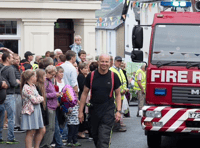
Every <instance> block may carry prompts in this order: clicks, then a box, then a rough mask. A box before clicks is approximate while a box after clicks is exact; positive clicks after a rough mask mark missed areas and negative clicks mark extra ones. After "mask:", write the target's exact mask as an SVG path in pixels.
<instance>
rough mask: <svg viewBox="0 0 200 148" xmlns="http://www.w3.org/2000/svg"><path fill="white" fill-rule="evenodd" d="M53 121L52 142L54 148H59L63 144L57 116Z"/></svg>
mask: <svg viewBox="0 0 200 148" xmlns="http://www.w3.org/2000/svg"><path fill="white" fill-rule="evenodd" d="M55 120H56V121H55V133H54V141H55V144H56V148H59V147H62V146H63V142H62V138H61V134H60V127H59V123H58V119H57V116H56V118H55Z"/></svg>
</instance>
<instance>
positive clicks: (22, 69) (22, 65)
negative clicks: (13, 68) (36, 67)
mask: <svg viewBox="0 0 200 148" xmlns="http://www.w3.org/2000/svg"><path fill="white" fill-rule="evenodd" d="M24 64H25V63H21V64H20V66H19V69H20V70H21V71H22V72H24V71H25V67H24Z"/></svg>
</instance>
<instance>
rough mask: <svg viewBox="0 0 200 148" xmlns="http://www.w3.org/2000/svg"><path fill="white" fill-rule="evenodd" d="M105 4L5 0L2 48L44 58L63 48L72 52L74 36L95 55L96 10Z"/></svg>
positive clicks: (1, 21)
mask: <svg viewBox="0 0 200 148" xmlns="http://www.w3.org/2000/svg"><path fill="white" fill-rule="evenodd" d="M97 9H101V1H96V0H95V1H92V0H90V1H76V0H75V1H64V0H26V1H22V0H12V1H11V0H4V1H0V14H1V15H0V43H1V44H0V46H5V47H8V48H11V50H13V51H14V52H16V53H18V54H19V55H20V56H21V57H23V56H24V53H25V52H26V51H31V52H33V53H35V54H36V55H44V54H45V52H46V51H54V49H55V48H60V49H61V50H62V51H63V52H66V51H67V50H69V45H71V44H73V42H74V36H75V35H81V37H82V43H81V45H82V48H83V49H84V50H85V51H86V52H87V53H90V55H93V56H95V26H96V19H95V11H96V10H97Z"/></svg>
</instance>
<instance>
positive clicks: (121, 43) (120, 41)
mask: <svg viewBox="0 0 200 148" xmlns="http://www.w3.org/2000/svg"><path fill="white" fill-rule="evenodd" d="M116 44H117V47H116V52H117V56H121V57H122V58H124V57H125V55H124V51H125V26H124V24H121V26H120V27H119V28H118V29H117V35H116Z"/></svg>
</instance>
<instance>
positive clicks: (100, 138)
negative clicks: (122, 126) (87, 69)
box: [79, 54, 121, 148]
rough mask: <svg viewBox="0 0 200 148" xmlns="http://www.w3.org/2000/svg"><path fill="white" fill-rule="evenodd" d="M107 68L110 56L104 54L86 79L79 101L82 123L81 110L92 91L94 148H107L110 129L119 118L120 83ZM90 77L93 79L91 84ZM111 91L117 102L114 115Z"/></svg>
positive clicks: (90, 109)
mask: <svg viewBox="0 0 200 148" xmlns="http://www.w3.org/2000/svg"><path fill="white" fill-rule="evenodd" d="M109 67H110V56H109V55H105V54H104V55H101V56H100V57H99V61H98V70H95V71H93V72H92V73H90V74H88V76H87V77H86V80H85V86H84V90H83V93H82V96H81V100H80V108H79V120H80V122H82V121H83V120H84V115H83V108H84V106H85V102H86V98H87V95H88V93H89V91H90V90H91V89H92V90H91V100H90V108H89V114H90V119H89V120H90V125H91V135H92V138H93V140H94V144H95V146H96V148H109V142H110V134H111V130H112V127H113V125H114V122H115V120H116V121H119V120H120V117H121V93H120V86H121V82H120V80H119V78H118V76H117V75H116V74H115V73H113V72H111V71H110V70H109ZM111 75H112V76H113V77H112V76H111ZM91 77H93V80H92V82H91ZM113 80H114V81H113ZM113 83H114V84H113ZM112 88H113V89H112ZM113 91H115V97H116V98H115V99H116V102H117V112H116V114H115V115H114V111H115V104H114V97H113Z"/></svg>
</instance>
